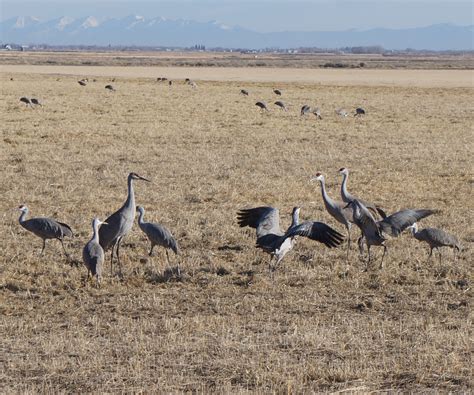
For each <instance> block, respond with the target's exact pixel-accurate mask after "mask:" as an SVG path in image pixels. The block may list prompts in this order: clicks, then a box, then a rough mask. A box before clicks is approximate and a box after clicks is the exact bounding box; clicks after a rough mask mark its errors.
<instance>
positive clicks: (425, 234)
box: [409, 222, 461, 264]
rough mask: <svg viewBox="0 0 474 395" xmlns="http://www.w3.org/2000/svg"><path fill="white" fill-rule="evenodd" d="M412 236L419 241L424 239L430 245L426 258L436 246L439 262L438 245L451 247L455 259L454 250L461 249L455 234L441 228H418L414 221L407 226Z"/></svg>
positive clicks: (429, 256)
mask: <svg viewBox="0 0 474 395" xmlns="http://www.w3.org/2000/svg"><path fill="white" fill-rule="evenodd" d="M409 229H410V231H411V233H412V235H413V237H414V238H415V239H417V240H419V241H424V242H425V243H427V244H428V246H429V247H430V254H429V255H428V260H429V259H430V258H431V255H433V249H435V248H436V250H438V253H439V263H440V264H441V251H440V250H439V249H440V247H451V248H452V249H453V251H454V258H455V259H456V250H457V251H461V244H459V240H458V238H457V237H456V236H454V235H451V234H449V233H447V232H445V231H444V230H442V229H436V228H425V229H422V230H418V224H417V223H416V222H415V223H414V224H413V225H412V226H410V227H409Z"/></svg>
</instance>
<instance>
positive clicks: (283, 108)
mask: <svg viewBox="0 0 474 395" xmlns="http://www.w3.org/2000/svg"><path fill="white" fill-rule="evenodd" d="M274 104H275V106H278V107H280V108H281V109H282V110H283V111H288V109H287V108H286V105H285V103H283V102H282V101H281V100H278V101H276V102H275V103H274Z"/></svg>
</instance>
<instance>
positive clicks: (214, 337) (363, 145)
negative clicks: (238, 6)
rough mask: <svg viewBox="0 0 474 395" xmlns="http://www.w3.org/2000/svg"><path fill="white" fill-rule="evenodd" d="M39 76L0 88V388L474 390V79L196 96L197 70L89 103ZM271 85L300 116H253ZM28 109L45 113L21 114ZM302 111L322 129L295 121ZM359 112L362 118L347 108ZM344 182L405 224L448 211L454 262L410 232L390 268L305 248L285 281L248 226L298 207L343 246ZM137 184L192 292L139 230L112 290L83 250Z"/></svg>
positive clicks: (96, 89)
mask: <svg viewBox="0 0 474 395" xmlns="http://www.w3.org/2000/svg"><path fill="white" fill-rule="evenodd" d="M30 67H31V71H30V72H23V73H6V72H5V71H4V72H3V73H2V74H1V75H0V77H1V79H0V82H1V90H2V95H1V97H0V105H1V107H0V108H1V118H2V130H1V133H2V136H1V141H0V166H1V168H2V172H1V180H0V181H1V182H0V192H1V196H2V200H1V207H0V209H1V212H0V214H1V216H0V309H1V315H0V325H1V332H2V344H1V354H0V361H1V367H2V368H1V370H0V383H1V384H0V391H1V392H8V393H12V392H52V391H54V392H119V391H120V392H142V391H147V392H152V391H162V392H179V391H198V392H209V391H216V392H222V393H229V392H232V393H238V392H246V391H252V392H278V393H284V392H286V393H302V392H314V391H343V390H351V391H360V392H366V391H373V390H394V389H403V390H415V391H421V390H433V389H438V390H441V391H468V390H470V389H472V381H471V373H472V371H471V351H472V343H471V339H472V328H471V326H472V313H471V310H472V289H471V284H472V258H473V254H472V243H473V241H474V231H473V227H472V223H473V219H474V218H473V217H474V215H473V209H474V207H473V203H472V202H473V200H472V188H473V171H472V170H473V169H472V165H473V163H472V151H473V149H472V148H473V135H472V133H473V130H472V125H473V120H474V116H473V113H474V112H473V105H472V93H473V89H472V82H471V83H470V82H469V80H467V82H466V85H465V87H450V86H449V85H448V86H447V87H444V86H443V84H439V85H438V86H436V85H435V86H432V87H414V86H410V84H405V85H404V84H399V85H392V86H374V85H367V84H361V85H351V86H349V85H344V84H343V83H341V84H336V83H334V84H333V83H331V84H327V85H319V84H316V83H303V82H293V83H290V82H283V81H280V82H278V84H275V83H269V82H248V81H247V82H245V83H244V82H232V81H224V80H222V81H197V83H198V87H197V89H192V88H191V87H190V86H188V85H185V84H184V82H183V80H184V78H185V77H187V75H184V74H183V75H182V79H181V80H180V81H175V83H174V85H173V86H172V87H171V88H170V87H168V86H167V85H166V84H160V83H158V82H156V81H155V78H133V77H119V78H117V79H116V80H115V81H114V82H111V78H109V77H105V76H100V77H95V78H96V81H95V82H93V81H92V79H93V78H94V77H93V76H89V84H88V85H87V86H86V87H81V86H79V85H78V84H77V82H76V81H77V80H78V79H79V78H82V76H71V75H54V76H52V75H41V74H36V73H35V72H34V67H33V66H30ZM84 70H86V69H84ZM241 73H243V75H245V73H246V70H245V69H242V70H241ZM65 74H67V71H66V69H65ZM159 76H161V75H157V77H159ZM11 78H13V80H11ZM108 83H112V84H113V85H114V86H115V87H116V89H117V91H116V92H108V91H106V90H105V89H104V86H105V85H106V84H108ZM276 87H277V88H280V89H281V90H282V91H283V95H282V98H281V100H283V101H285V102H286V103H287V104H288V105H289V107H290V110H289V112H282V111H279V110H278V109H277V107H276V106H274V105H273V104H270V109H271V111H270V112H269V113H261V112H260V111H259V110H258V108H257V107H255V105H254V103H255V102H256V101H257V100H265V101H267V102H268V103H273V102H274V101H275V100H277V98H276V97H275V95H274V94H273V93H272V89H273V88H276ZM241 88H246V89H248V90H249V91H250V97H244V96H241V95H239V91H240V89H241ZM21 96H33V97H38V98H40V99H42V101H43V104H44V105H43V107H42V108H35V109H30V108H27V107H25V106H24V105H22V103H20V102H19V101H18V99H19V97H21ZM306 103H307V104H311V105H315V106H319V107H320V108H321V109H322V116H323V119H322V120H319V121H317V120H316V119H315V118H314V117H312V116H307V117H300V116H299V108H300V107H301V105H303V104H306ZM358 106H362V107H364V108H365V109H366V111H367V115H366V116H365V117H364V118H360V119H359V118H354V117H352V115H350V116H349V117H347V118H340V117H338V116H337V115H336V114H335V113H334V110H335V109H336V108H339V107H344V108H346V109H347V110H350V111H353V109H354V108H355V107H358ZM343 166H345V167H348V168H349V169H350V170H351V176H350V179H349V190H350V191H351V192H352V193H353V194H355V195H357V196H360V197H362V198H364V199H367V200H371V201H374V202H377V203H378V204H379V205H381V206H382V207H383V208H384V209H386V210H387V211H388V212H390V213H391V212H394V211H397V210H399V209H402V208H432V209H439V210H441V212H440V213H439V214H437V215H434V216H432V217H429V218H427V219H425V220H423V221H421V222H420V225H421V227H425V226H434V227H440V228H443V229H445V230H447V231H449V232H451V233H454V234H456V235H457V236H458V237H459V239H460V241H461V244H462V245H463V246H464V250H463V251H462V252H461V254H459V256H458V258H457V259H456V261H454V260H453V254H452V251H450V250H444V251H443V261H442V262H441V263H439V261H438V257H437V256H436V259H432V260H431V262H427V253H428V249H427V247H426V245H421V244H419V242H418V241H416V240H414V239H413V238H412V237H411V236H410V235H409V234H404V235H402V237H400V238H398V239H394V240H390V242H389V243H388V246H389V252H388V256H387V257H386V265H385V267H384V268H383V269H382V270H379V269H378V265H377V262H376V263H375V264H374V265H372V266H371V267H370V269H369V271H368V272H363V271H362V269H363V267H364V265H363V263H362V262H361V260H360V259H359V256H358V252H357V251H356V250H355V249H353V250H352V251H351V255H350V259H349V262H348V265H347V267H346V261H345V251H344V249H343V248H338V249H334V250H327V249H325V248H324V247H323V246H322V245H320V244H316V243H314V242H311V241H309V240H306V239H301V238H300V239H299V240H298V243H297V246H296V247H295V249H294V250H293V251H292V252H290V253H289V254H288V255H287V257H286V258H285V260H284V261H283V263H282V265H281V266H280V268H279V270H278V271H277V272H276V274H275V277H274V279H273V280H272V279H271V278H270V276H269V274H268V269H267V265H268V256H267V255H265V254H264V253H263V252H261V251H257V250H256V249H255V248H254V244H255V235H254V231H253V230H251V229H240V228H239V227H238V226H237V224H236V211H237V210H238V209H240V208H244V207H255V206H259V205H273V206H275V207H278V208H280V214H281V217H282V226H283V227H286V226H287V225H288V224H289V223H290V213H291V209H292V207H293V206H295V205H300V206H301V207H302V210H301V214H302V218H303V219H313V220H321V221H324V222H326V223H328V224H330V225H331V226H333V227H335V228H336V229H338V230H339V231H341V232H342V233H344V228H343V227H342V226H340V225H339V224H338V223H336V222H335V221H334V220H333V219H332V217H330V216H329V215H328V214H327V212H326V211H325V209H324V206H323V203H322V199H321V193H320V190H319V187H318V185H316V184H315V183H311V182H310V181H309V179H310V177H311V176H312V175H314V173H316V172H317V171H320V172H322V173H323V174H325V176H326V180H327V183H328V185H329V192H330V195H331V196H332V197H337V198H339V186H340V181H341V177H340V175H339V174H338V169H339V168H340V167H343ZM130 171H135V172H137V173H138V174H140V175H142V176H144V177H147V178H150V179H151V180H152V183H151V184H147V183H141V182H139V181H137V182H136V184H135V192H136V200H137V203H138V204H141V205H143V206H144V207H145V210H146V215H145V219H146V220H149V221H157V222H160V223H162V224H164V225H166V226H167V227H169V228H170V229H171V230H172V231H173V233H174V235H175V236H176V238H177V239H178V242H179V244H180V247H181V255H180V257H179V258H178V259H179V262H180V264H181V267H182V270H183V276H182V278H176V277H175V276H173V275H170V274H169V272H167V271H166V269H167V265H166V259H165V254H164V252H163V251H160V250H158V249H156V250H155V252H156V254H155V256H154V257H152V258H149V257H148V256H147V252H148V247H149V246H148V242H147V240H146V239H145V237H144V236H143V235H142V233H141V232H140V230H139V229H138V226H135V227H134V229H133V230H132V232H131V234H130V235H129V236H128V237H127V238H126V240H125V245H124V246H123V248H122V250H121V253H122V258H123V266H124V268H125V277H124V279H123V280H120V279H119V278H117V277H111V276H110V273H109V261H108V258H109V254H107V261H106V265H105V278H104V280H103V284H102V287H101V288H100V289H97V288H95V287H94V286H93V285H92V284H88V283H86V281H85V279H86V270H85V268H84V267H83V266H81V265H80V262H81V250H82V247H83V245H84V244H85V243H86V242H87V240H89V238H90V235H91V226H90V223H91V220H92V218H93V217H94V216H99V217H100V218H101V219H104V218H105V217H106V216H107V215H109V214H111V213H112V212H113V211H115V210H116V209H117V208H119V207H120V206H121V205H122V203H123V201H124V200H125V198H126V176H127V174H128V173H129V172H130ZM20 204H27V205H28V206H29V208H30V210H31V216H33V217H34V216H43V215H44V216H52V217H54V218H56V219H58V220H61V221H64V222H66V223H68V224H69V225H71V227H72V228H73V230H74V231H75V237H74V238H73V239H72V240H68V241H67V242H66V246H67V248H68V249H69V251H70V253H71V255H72V260H73V263H79V266H77V267H76V266H74V265H73V266H70V265H69V264H68V262H66V260H65V259H64V257H63V256H62V255H61V246H60V244H59V242H57V241H49V242H48V243H47V248H46V252H45V254H44V256H42V257H40V256H39V255H38V253H39V251H40V247H41V240H40V239H39V238H37V237H35V236H34V235H32V234H30V233H28V232H26V231H25V230H24V229H23V228H21V227H20V225H19V224H18V216H19V212H18V211H15V210H14V208H15V207H18V206H19V205H20ZM355 233H357V232H354V234H355ZM374 251H376V252H377V259H380V257H381V251H380V250H377V248H374ZM177 261H178V260H177V259H176V258H175V257H172V262H173V265H175V264H176V263H177ZM347 270H348V271H347Z"/></svg>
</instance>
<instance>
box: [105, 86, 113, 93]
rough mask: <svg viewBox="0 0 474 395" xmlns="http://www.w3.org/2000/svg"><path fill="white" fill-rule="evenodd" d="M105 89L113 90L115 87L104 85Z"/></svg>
mask: <svg viewBox="0 0 474 395" xmlns="http://www.w3.org/2000/svg"><path fill="white" fill-rule="evenodd" d="M105 89H107V90H109V91H111V92H115V88H114V87H113V86H112V85H105Z"/></svg>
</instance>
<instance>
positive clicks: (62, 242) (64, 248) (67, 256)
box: [59, 239, 70, 259]
mask: <svg viewBox="0 0 474 395" xmlns="http://www.w3.org/2000/svg"><path fill="white" fill-rule="evenodd" d="M59 241H60V242H61V245H62V246H63V251H64V254H65V255H66V258H67V259H70V256H69V254H68V253H67V251H66V247H64V241H63V239H59Z"/></svg>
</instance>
